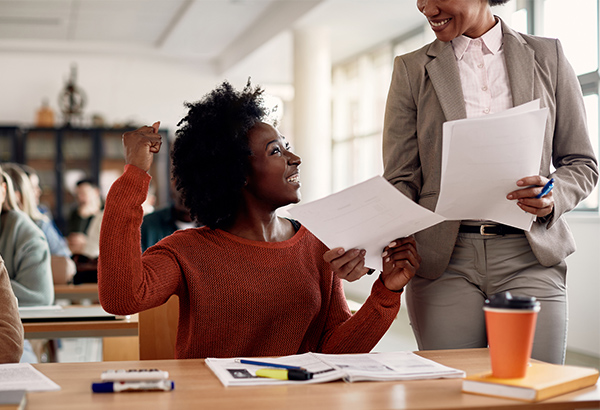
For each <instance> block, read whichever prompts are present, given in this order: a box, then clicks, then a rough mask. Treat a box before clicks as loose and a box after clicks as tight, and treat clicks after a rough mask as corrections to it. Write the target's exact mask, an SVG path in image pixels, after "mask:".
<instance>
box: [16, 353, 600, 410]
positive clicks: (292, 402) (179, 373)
mask: <svg viewBox="0 0 600 410" xmlns="http://www.w3.org/2000/svg"><path fill="white" fill-rule="evenodd" d="M419 354H421V355H422V356H424V357H427V358H430V359H433V360H436V361H438V362H440V363H443V364H445V365H448V366H452V367H456V368H459V369H463V370H465V371H466V372H467V374H471V373H474V372H479V371H485V370H487V369H489V355H488V351H487V349H470V350H445V351H429V352H420V353H419ZM34 366H35V367H36V368H37V369H39V370H40V371H41V372H42V373H44V374H45V375H46V376H48V377H50V378H51V379H52V380H53V381H55V382H56V383H58V384H59V385H60V386H61V387H62V390H60V391H58V392H41V393H33V392H31V393H29V394H28V405H27V409H28V410H36V409H44V410H54V409H56V410H58V409H60V410H69V409H90V410H94V409H107V408H110V409H116V410H119V409H127V410H138V409H139V410H148V409H153V410H154V409H178V410H179V409H183V410H185V409H231V410H239V409H244V410H255V409H256V410H264V409H267V408H268V409H286V410H287V409H290V410H295V409H299V410H300V409H301V410H307V409H310V410H319V409H327V410H336V409H352V410H362V409H369V410H371V409H378V410H385V409H405V408H408V409H458V408H465V409H486V410H498V409H508V410H510V409H525V408H532V407H537V408H540V409H548V410H558V409H573V408H578V409H583V408H599V407H600V387H599V386H598V385H596V386H594V387H589V388H586V389H583V390H579V391H577V392H573V393H569V394H566V395H563V396H559V397H555V398H553V399H549V400H546V401H544V402H541V403H538V404H537V405H536V406H533V405H532V404H530V403H526V402H521V401H517V400H508V399H498V398H493V397H485V396H477V395H472V394H464V393H461V391H460V390H461V385H462V380H461V379H447V380H418V381H406V382H359V383H344V382H332V383H323V384H305V385H282V386H248V387H228V388H226V387H223V385H222V384H221V382H219V380H218V379H217V377H216V376H214V374H213V373H212V372H211V370H210V369H209V368H208V367H207V366H206V365H205V364H204V361H203V360H202V359H189V360H146V361H130V362H112V363H105V362H101V363H47V364H36V365H34ZM116 368H123V369H133V368H139V369H150V368H159V369H161V370H166V371H168V372H169V374H170V378H171V379H172V380H174V381H175V390H174V391H172V392H160V393H156V392H145V393H144V392H141V393H137V392H136V393H105V394H98V393H96V394H94V393H92V392H91V387H90V386H91V383H92V381H99V379H100V373H101V372H102V371H103V370H107V369H116Z"/></svg>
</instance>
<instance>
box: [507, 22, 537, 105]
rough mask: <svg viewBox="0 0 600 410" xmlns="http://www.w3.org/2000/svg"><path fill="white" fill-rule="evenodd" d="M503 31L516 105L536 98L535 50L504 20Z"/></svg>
mask: <svg viewBox="0 0 600 410" xmlns="http://www.w3.org/2000/svg"><path fill="white" fill-rule="evenodd" d="M502 33H503V36H502V38H503V45H504V59H505V61H506V70H507V71H508V80H509V81H510V91H511V93H512V98H513V106H515V107H516V106H518V105H521V104H524V103H526V102H529V101H532V100H533V99H534V98H533V95H534V94H533V92H534V89H533V88H534V86H533V85H534V82H533V78H534V70H535V58H534V52H533V50H532V49H531V47H529V46H528V45H527V43H526V42H525V40H524V39H523V37H521V35H520V34H519V33H517V32H516V31H514V30H512V29H511V28H510V27H508V26H507V25H506V24H504V22H502Z"/></svg>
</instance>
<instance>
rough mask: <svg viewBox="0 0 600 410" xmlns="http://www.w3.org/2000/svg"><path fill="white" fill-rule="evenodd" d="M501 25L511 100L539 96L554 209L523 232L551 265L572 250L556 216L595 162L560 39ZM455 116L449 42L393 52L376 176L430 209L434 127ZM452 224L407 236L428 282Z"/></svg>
mask: <svg viewBox="0 0 600 410" xmlns="http://www.w3.org/2000/svg"><path fill="white" fill-rule="evenodd" d="M501 24H502V33H503V47H504V55H505V58H506V66H507V71H508V78H509V81H510V88H511V92H512V97H513V105H514V106H517V105H520V104H523V103H525V102H528V101H532V100H535V99H537V98H539V99H540V100H541V106H542V107H549V116H548V120H547V124H546V133H545V137H544V147H543V153H542V163H541V166H540V175H544V176H550V175H552V176H553V177H554V179H555V185H554V190H553V196H554V211H553V213H552V214H551V215H549V216H547V217H545V218H538V220H537V221H536V222H535V223H534V224H533V226H532V228H531V230H530V231H529V232H527V233H526V236H527V239H528V240H529V243H530V245H531V249H532V250H533V253H534V254H535V256H536V257H537V259H538V261H539V262H540V263H541V264H542V265H544V266H552V265H555V264H557V263H559V262H560V261H562V260H563V259H564V258H565V257H567V256H568V255H569V254H571V253H573V252H574V251H575V241H574V239H573V236H572V234H571V231H570V229H569V227H568V225H567V223H566V221H565V219H564V218H563V217H562V216H563V214H564V213H566V212H568V211H570V210H571V209H573V208H574V207H575V206H576V205H577V204H578V203H579V202H580V201H581V200H583V199H585V197H586V196H588V195H589V194H590V192H592V190H593V189H594V187H595V185H596V182H597V180H598V163H597V160H596V156H595V154H594V151H593V149H592V146H591V143H590V139H589V136H588V132H587V125H586V119H585V109H584V104H583V98H582V94H581V88H580V86H579V82H578V81H577V77H576V75H575V73H574V71H573V69H572V67H571V66H570V64H569V63H568V62H567V60H566V57H565V55H564V53H563V51H562V47H561V45H560V42H559V41H558V40H556V39H548V38H541V37H535V36H529V35H525V34H520V33H517V32H515V31H514V30H512V29H510V28H509V27H508V26H507V25H506V24H504V22H501ZM461 118H466V109H465V103H464V97H463V93H462V87H461V83H460V76H459V71H458V65H457V63H456V58H455V56H454V51H453V49H452V45H451V43H445V42H441V41H439V40H435V41H434V42H432V43H430V44H428V45H426V46H425V47H423V48H421V49H419V50H416V51H414V52H412V53H409V54H405V55H402V56H398V57H396V59H395V61H394V72H393V76H392V81H391V85H390V90H389V94H388V99H387V105H386V111H385V122H384V130H383V161H384V168H385V171H384V177H385V178H387V180H388V181H390V182H391V183H392V184H394V185H395V186H396V188H398V189H399V190H400V191H401V192H402V193H404V194H405V195H407V196H408V197H409V198H411V199H413V200H414V201H416V202H417V203H419V204H420V205H422V206H424V207H425V208H427V209H430V210H434V209H435V206H436V204H437V200H438V196H439V192H440V177H441V171H440V168H441V158H442V124H443V123H444V122H445V121H450V120H457V119H461ZM551 165H552V166H554V167H555V169H556V170H555V171H554V172H551ZM523 176H524V177H525V176H527V175H523ZM515 182H516V181H515ZM515 187H516V185H515ZM515 206H517V205H515ZM459 225H460V222H459V221H446V222H443V223H441V224H438V225H435V226H433V227H431V228H429V229H426V230H423V231H421V232H419V233H417V234H416V235H415V237H416V240H417V246H418V251H419V253H420V255H421V256H422V258H423V261H422V263H421V267H420V268H419V271H418V272H417V274H418V275H419V276H422V277H424V278H429V279H435V278H437V277H439V276H440V275H441V274H442V273H443V272H444V270H445V268H446V267H447V265H448V262H449V261H450V257H451V254H452V250H453V248H454V244H455V242H456V237H457V235H458V228H459Z"/></svg>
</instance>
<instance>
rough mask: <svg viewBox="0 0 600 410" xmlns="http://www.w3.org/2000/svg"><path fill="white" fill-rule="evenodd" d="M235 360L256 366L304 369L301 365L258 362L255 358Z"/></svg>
mask: <svg viewBox="0 0 600 410" xmlns="http://www.w3.org/2000/svg"><path fill="white" fill-rule="evenodd" d="M236 361H237V362H240V363H243V364H254V365H256V366H266V367H276V368H278V369H296V370H303V369H304V368H303V367H300V366H288V365H287V364H279V363H267V362H259V361H256V360H246V359H236Z"/></svg>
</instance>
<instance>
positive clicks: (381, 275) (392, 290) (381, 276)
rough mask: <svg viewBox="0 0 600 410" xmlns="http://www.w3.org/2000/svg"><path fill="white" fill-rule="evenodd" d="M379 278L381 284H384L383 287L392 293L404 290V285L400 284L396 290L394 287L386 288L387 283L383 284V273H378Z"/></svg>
mask: <svg viewBox="0 0 600 410" xmlns="http://www.w3.org/2000/svg"><path fill="white" fill-rule="evenodd" d="M379 280H380V281H381V283H382V284H383V286H385V288H386V289H387V290H389V291H390V292H394V293H402V292H404V286H402V287H401V288H400V289H398V290H394V289H390V288H388V287H387V285H386V284H385V281H384V280H383V274H379Z"/></svg>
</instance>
